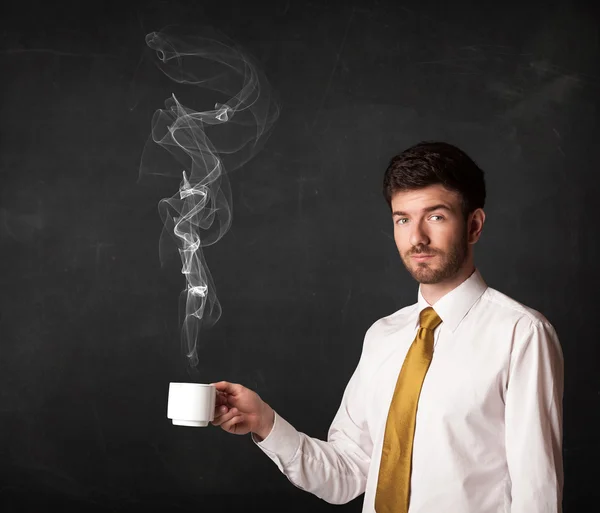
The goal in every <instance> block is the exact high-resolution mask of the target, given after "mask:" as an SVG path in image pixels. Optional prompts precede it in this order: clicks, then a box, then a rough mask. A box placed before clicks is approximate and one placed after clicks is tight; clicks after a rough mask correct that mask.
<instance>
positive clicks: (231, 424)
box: [221, 415, 244, 433]
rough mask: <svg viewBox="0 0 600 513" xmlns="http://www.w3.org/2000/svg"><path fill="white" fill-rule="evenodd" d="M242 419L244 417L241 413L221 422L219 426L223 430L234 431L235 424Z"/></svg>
mask: <svg viewBox="0 0 600 513" xmlns="http://www.w3.org/2000/svg"><path fill="white" fill-rule="evenodd" d="M243 420H244V418H243V417H242V415H235V416H234V417H233V418H232V419H230V420H228V421H226V422H223V424H222V425H221V428H223V429H224V430H225V431H229V432H230V433H235V431H236V428H237V424H239V423H240V422H242V421H243Z"/></svg>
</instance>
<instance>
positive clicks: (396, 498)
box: [375, 307, 442, 513]
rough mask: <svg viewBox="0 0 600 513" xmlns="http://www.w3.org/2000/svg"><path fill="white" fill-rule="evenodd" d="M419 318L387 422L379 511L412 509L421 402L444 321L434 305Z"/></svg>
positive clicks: (390, 512)
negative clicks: (437, 333) (437, 332)
mask: <svg viewBox="0 0 600 513" xmlns="http://www.w3.org/2000/svg"><path fill="white" fill-rule="evenodd" d="M419 320H420V328H419V331H418V332H417V336H416V337H415V340H414V341H413V343H412V345H411V346H410V349H409V350H408V353H407V355H406V358H405V359H404V363H403V364H402V369H401V370H400V375H399V376H398V381H397V382H396V389H395V390H394V397H393V398H392V403H391V405H390V410H389V412H388V418H387V423H386V425H385V436H384V439H383V449H382V453H381V464H380V466H379V480H378V481H377V492H376V494H375V511H376V512H377V513H407V512H408V503H409V499H410V472H411V465H412V448H413V437H414V434H415V416H416V413H417V404H418V402H419V395H420V393H421V386H422V385H423V380H424V379H425V374H427V369H429V364H430V363H431V359H432V357H433V330H435V328H437V327H438V326H439V324H440V323H441V322H442V320H441V319H440V318H439V316H438V314H437V313H436V312H435V310H434V309H433V308H431V307H427V308H425V309H424V310H423V311H422V312H421V315H420V319H419Z"/></svg>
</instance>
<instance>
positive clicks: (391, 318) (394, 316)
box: [367, 303, 418, 336]
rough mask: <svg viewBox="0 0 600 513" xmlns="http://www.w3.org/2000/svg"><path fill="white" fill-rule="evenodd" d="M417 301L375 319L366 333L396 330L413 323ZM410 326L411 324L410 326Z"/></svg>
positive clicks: (372, 333)
mask: <svg viewBox="0 0 600 513" xmlns="http://www.w3.org/2000/svg"><path fill="white" fill-rule="evenodd" d="M417 308H418V303H413V304H412V305H408V306H404V307H402V308H400V309H399V310H396V311H395V312H393V313H391V314H389V315H386V316H385V317H381V318H379V319H377V320H376V321H375V322H374V323H373V324H371V326H370V328H369V329H368V330H367V335H368V336H369V335H374V334H382V333H387V332H396V331H398V330H401V329H403V328H405V327H407V326H411V323H412V324H414V322H415V321H414V319H415V315H416V310H417ZM411 327H412V326H411Z"/></svg>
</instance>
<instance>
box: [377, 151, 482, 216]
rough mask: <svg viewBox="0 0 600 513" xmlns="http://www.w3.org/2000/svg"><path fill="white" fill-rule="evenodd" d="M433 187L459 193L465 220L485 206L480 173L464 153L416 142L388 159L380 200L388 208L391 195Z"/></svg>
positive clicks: (390, 203)
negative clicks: (436, 186) (383, 199)
mask: <svg viewBox="0 0 600 513" xmlns="http://www.w3.org/2000/svg"><path fill="white" fill-rule="evenodd" d="M436 184H442V185H443V186H444V187H446V188H447V189H450V190H453V191H456V192H458V193H459V195H460V197H461V207H462V213H463V215H464V218H465V220H466V219H467V218H468V216H469V214H470V213H471V212H473V211H474V210H476V209H477V208H483V207H484V205H485V179H484V176H483V171H482V170H481V169H480V168H479V167H478V166H477V164H475V162H474V161H473V160H472V159H471V158H470V157H469V156H468V155H467V154H466V153H465V152H464V151H462V150H460V149H459V148H457V147H456V146H453V145H451V144H448V143H445V142H437V141H423V142H420V143H419V144H416V145H414V146H411V147H410V148H407V149H406V150H404V151H403V152H402V153H400V154H399V155H396V156H395V157H393V158H392V160H391V161H390V164H389V166H388V168H387V169H386V171H385V175H384V177H383V196H384V197H385V199H386V201H387V203H388V205H389V206H390V208H391V206H392V197H393V196H394V194H395V193H397V192H400V191H412V190H417V189H422V188H424V187H428V186H430V185H436Z"/></svg>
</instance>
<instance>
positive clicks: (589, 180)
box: [0, 0, 600, 513]
mask: <svg viewBox="0 0 600 513" xmlns="http://www.w3.org/2000/svg"><path fill="white" fill-rule="evenodd" d="M0 23H1V27H2V31H1V36H0V38H1V39H0V40H1V42H2V49H1V51H0V73H1V80H0V87H2V95H1V113H0V130H1V132H0V290H1V294H0V509H1V510H2V511H3V512H7V513H8V512H17V511H50V510H52V511H57V510H58V511H63V512H66V511H78V512H81V511H85V512H88V511H91V512H105V511H115V512H116V511H118V512H121V511H123V512H129V511H144V512H146V511H169V512H179V511H181V512H183V511H194V512H196V511H209V509H210V510H211V511H239V510H240V509H241V508H246V507H248V508H252V510H256V511H263V512H267V511H269V512H270V511H277V512H280V511H285V512H295V511H298V512H300V511H302V512H305V511H312V512H314V513H316V512H326V511H348V512H351V511H354V512H359V511H360V509H361V505H362V497H359V498H357V499H356V500H354V501H353V502H351V503H350V504H348V505H345V506H342V507H340V506H332V505H329V504H327V503H325V502H323V501H321V500H320V499H318V498H316V497H314V496H312V495H309V494H307V493H305V492H302V491H300V490H299V489H296V488H295V487H294V486H293V485H292V484H290V483H289V482H288V481H287V479H286V478H285V476H283V475H282V474H280V473H279V471H278V469H277V468H276V467H275V465H274V464H273V463H272V462H271V461H270V460H269V459H268V458H267V457H266V456H265V455H264V454H262V452H261V451H260V450H259V449H258V448H256V447H255V446H254V445H253V443H252V441H251V440H250V438H249V437H248V436H244V437H239V436H233V435H229V434H226V433H224V432H223V431H222V430H220V429H218V428H215V427H213V426H209V427H207V428H201V429H192V428H182V427H176V426H173V425H172V424H171V422H170V421H169V419H167V417H166V399H167V392H168V384H169V382H171V381H199V382H205V383H208V382H212V381H217V380H222V379H224V380H229V381H235V382H239V383H242V384H244V385H246V386H248V387H250V388H252V389H254V390H256V391H257V392H258V393H259V394H260V395H261V396H262V397H263V398H264V399H265V400H266V401H267V402H268V403H269V404H271V405H272V406H273V408H275V409H276V410H277V411H278V412H279V413H280V414H281V415H282V416H283V417H285V418H286V419H287V420H289V421H290V422H291V423H292V424H293V425H294V426H295V427H296V428H297V429H299V430H300V431H303V432H305V433H307V434H309V435H311V436H315V437H319V438H325V437H326V434H327V429H328V427H329V424H330V422H331V420H332V419H333V415H334V414H335V411H336V410H337V407H338V405H339V402H340V399H341V395H342V392H343V390H344V387H345V385H346V383H347V380H348V379H349V377H350V375H351V374H352V372H353V370H354V367H355V365H356V363H357V362H358V357H359V354H360V350H361V345H362V340H363V336H364V333H365V331H366V329H367V328H368V327H369V326H370V325H371V324H372V323H373V322H374V321H375V320H377V319H378V318H380V317H382V316H385V315H388V314H390V313H392V312H393V311H395V310H397V309H399V308H401V307H403V306H406V305H409V304H412V303H414V302H416V298H417V286H418V284H417V283H416V282H415V281H413V280H412V278H411V277H410V275H409V274H408V273H407V272H406V270H405V269H404V267H403V265H402V262H401V260H400V257H399V256H398V254H397V250H396V248H395V245H394V242H393V239H392V223H391V218H390V215H389V210H388V208H387V205H386V204H385V202H384V200H383V197H382V195H381V182H382V177H383V172H384V170H385V167H386V165H387V163H388V161H389V159H390V158H391V157H392V156H393V155H394V154H396V153H398V152H400V151H401V150H402V149H404V148H406V147H407V146H409V145H411V144H414V143H416V142H418V141H421V140H426V139H429V140H431V139H437V140H445V141H448V142H451V143H454V144H456V145H458V146H460V147H461V148H463V149H464V150H465V151H467V152H468V153H469V154H470V155H471V156H472V157H473V158H474V160H476V162H477V163H478V164H479V165H480V166H481V167H482V168H483V169H484V171H485V176H486V181H487V187H488V200H487V204H486V208H485V211H486V214H487V220H486V224H485V228H484V231H483V235H482V238H481V240H480V241H479V242H478V244H477V246H476V251H475V260H476V264H477V266H478V268H479V269H480V271H481V272H482V275H483V277H484V279H485V280H486V282H487V283H488V285H490V286H492V287H494V288H496V289H498V290H500V291H502V292H504V293H506V294H508V295H510V296H511V297H513V298H515V299H517V300H518V301H520V302H522V303H524V304H526V305H528V306H531V307H533V308H535V309H537V310H539V311H541V312H542V313H543V314H544V315H545V316H546V317H547V318H548V319H549V320H550V321H551V322H552V324H553V325H554V326H555V328H556V330H557V332H558V334H559V338H560V340H561V344H562V347H563V351H564V357H565V374H566V380H565V398H564V456H565V500H564V510H565V512H566V513H576V512H577V513H579V512H583V511H585V512H587V511H593V510H594V508H595V507H596V506H597V504H598V501H599V500H600V494H599V492H598V489H599V488H598V485H597V477H598V470H597V466H598V460H599V457H600V442H599V433H600V416H599V411H600V378H599V351H598V336H597V330H596V328H595V326H594V320H595V319H596V317H597V306H598V301H597V300H596V299H595V292H596V291H595V290H594V289H595V287H597V285H598V283H599V274H600V273H599V266H598V264H597V260H596V259H597V256H598V254H599V244H598V240H599V238H598V226H597V224H596V222H595V221H596V217H597V211H596V206H597V201H598V184H599V180H598V169H600V157H599V152H598V147H597V145H598V141H599V140H600V124H599V123H598V112H599V111H598V108H599V102H598V98H599V96H598V92H599V86H600V70H599V69H598V62H600V51H599V29H598V27H599V26H600V24H599V17H598V16H597V10H596V8H594V7H593V2H591V1H590V2H587V3H586V2H567V1H563V2H553V3H549V2H541V1H540V2H520V3H514V5H513V3H507V2H494V3H487V2H458V1H455V2H448V3H445V2H433V1H423V0H421V1H412V0H407V1H405V2H395V1H362V2H360V1H356V2H331V1H326V0H315V1H312V2H300V1H293V0H288V1H287V2H284V1H281V2H266V1H260V2H259V1H256V2H251V1H248V0H247V1H228V0H222V1H219V2H203V1H194V2H184V1H173V2H166V1H154V2H133V1H132V2H125V1H122V2H97V1H89V2H73V3H68V2H38V3H35V2H27V1H21V2H14V3H12V4H11V6H10V7H6V6H5V7H4V14H3V15H2V17H1V18H0ZM181 23H192V24H199V25H202V26H209V27H213V28H214V29H215V30H217V31H220V32H222V33H223V34H226V35H227V36H228V37H229V38H231V40H232V41H235V43H236V44H238V45H240V48H243V49H245V50H246V51H247V52H248V54H249V55H252V56H253V57H254V62H255V64H256V66H257V69H260V71H261V72H262V73H264V76H265V77H266V78H267V79H268V83H269V84H270V87H271V88H272V92H273V101H274V102H275V101H276V102H277V105H278V106H279V109H280V110H279V115H278V118H277V119H276V120H274V122H273V125H272V129H271V132H270V136H269V137H268V138H266V139H265V141H264V144H263V145H262V146H261V147H260V148H257V151H256V152H255V153H254V154H253V157H252V158H251V159H250V160H248V161H247V162H245V163H243V164H242V165H240V166H239V167H237V169H232V170H231V172H229V173H228V174H227V178H228V179H229V186H230V191H231V205H230V206H231V209H232V215H233V217H232V223H231V226H230V228H229V230H228V231H227V233H225V234H224V236H223V238H222V239H221V240H219V241H218V242H217V243H215V244H214V245H212V246H209V247H206V248H204V257H205V259H206V263H207V264H208V267H209V268H210V272H211V273H212V279H213V281H214V284H215V286H216V290H217V294H218V300H219V302H220V304H221V308H222V315H221V317H220V319H219V320H218V321H217V322H216V323H215V324H214V326H212V327H210V328H208V327H206V328H202V329H201V330H200V332H199V334H198V338H197V340H198V346H197V355H198V358H199V363H198V365H197V367H195V368H193V369H191V368H190V365H188V362H187V360H186V358H185V355H184V354H183V352H182V348H181V343H180V333H181V314H180V299H179V295H180V292H181V291H182V289H183V287H184V285H185V280H184V277H183V276H182V274H181V272H180V270H181V262H180V261H179V258H178V256H177V250H176V245H175V242H174V241H171V242H172V244H173V245H172V247H171V250H172V251H171V254H170V256H171V257H172V258H167V259H166V260H165V262H164V264H163V265H161V261H160V259H159V240H160V237H161V232H162V229H163V221H162V220H161V218H160V215H159V211H158V208H157V206H158V202H159V201H160V200H161V199H162V198H165V197H169V196H172V195H173V194H174V193H176V192H177V188H178V187H179V183H180V180H181V176H178V177H173V176H157V175H150V174H148V175H143V174H142V175H140V163H141V160H142V154H143V151H144V148H145V145H146V143H147V141H148V137H149V135H150V130H151V123H152V116H153V114H154V112H155V111H156V109H159V108H164V101H165V99H167V98H169V96H170V95H171V94H172V93H173V90H174V87H176V88H177V90H178V91H180V92H181V94H182V95H183V96H185V95H187V96H188V98H190V99H192V100H193V99H194V95H195V94H196V92H195V90H191V91H190V90H188V89H186V86H185V85H182V84H174V83H173V82H172V81H170V80H169V79H168V77H166V76H165V75H164V73H162V72H161V71H160V70H159V69H158V67H157V66H156V62H157V56H156V55H155V53H154V52H153V51H152V50H151V49H150V48H149V47H148V46H147V45H146V42H145V37H146V35H147V34H149V33H151V32H153V31H161V30H163V29H164V28H165V27H167V26H174V25H176V24H181ZM198 94H200V93H198ZM202 94H204V95H205V96H204V97H205V98H207V99H210V98H211V97H210V91H209V92H206V91H205V92H203V93H202ZM212 101H213V103H214V102H215V101H222V99H221V98H218V99H216V100H214V99H213V100H212ZM209 107H210V108H212V107H213V105H212V104H211V105H210V106H209ZM158 151H160V149H159V150H158ZM165 155H166V157H165V158H166V159H168V158H169V154H168V153H167V152H165ZM56 508H60V509H56ZM457 513H458V512H457Z"/></svg>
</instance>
